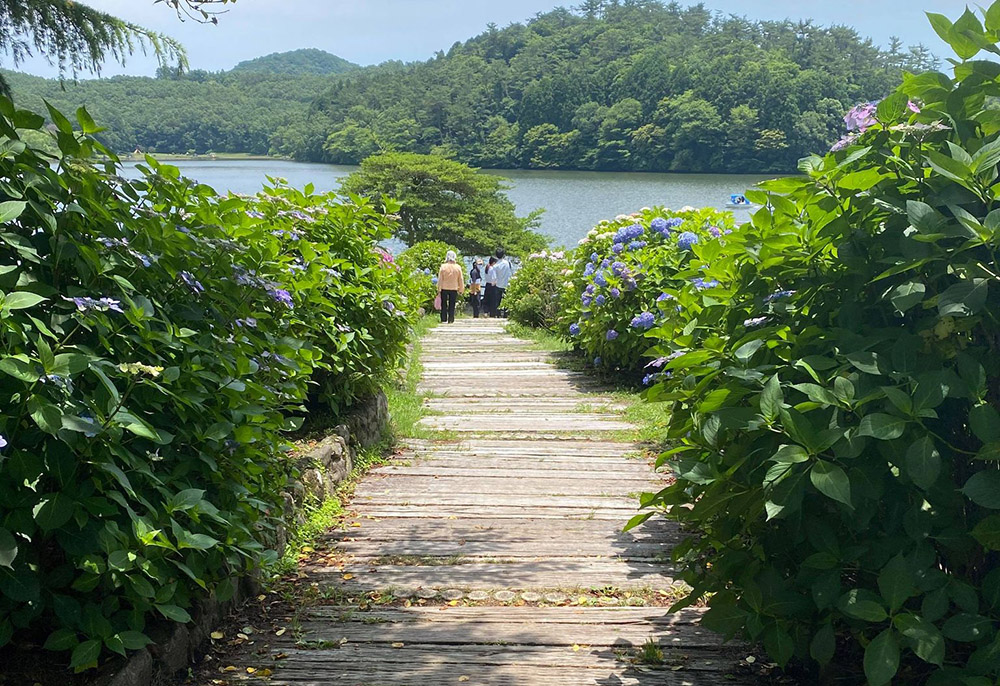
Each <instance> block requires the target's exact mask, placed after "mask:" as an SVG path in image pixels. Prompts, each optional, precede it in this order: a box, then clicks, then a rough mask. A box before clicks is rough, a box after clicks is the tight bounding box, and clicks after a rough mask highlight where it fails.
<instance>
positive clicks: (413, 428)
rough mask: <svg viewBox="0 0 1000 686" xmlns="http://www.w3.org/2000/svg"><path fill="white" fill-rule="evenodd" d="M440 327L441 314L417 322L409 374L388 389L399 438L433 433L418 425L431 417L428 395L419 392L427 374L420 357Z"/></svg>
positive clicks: (394, 427)
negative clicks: (425, 342)
mask: <svg viewBox="0 0 1000 686" xmlns="http://www.w3.org/2000/svg"><path fill="white" fill-rule="evenodd" d="M438 324H440V319H439V318H438V316H437V315H426V316H425V317H424V318H423V319H421V320H419V321H418V322H417V324H416V326H415V327H414V335H413V344H412V346H411V348H410V362H409V365H408V366H407V368H406V372H405V375H404V376H403V378H402V379H401V380H400V381H399V383H398V384H394V385H393V386H391V387H390V388H388V389H386V396H387V397H388V399H389V416H390V417H391V430H392V434H393V436H394V437H395V438H397V439H399V438H426V437H427V435H428V434H430V433H433V432H429V431H428V430H426V429H421V428H420V427H418V426H417V422H419V421H420V420H421V419H422V418H423V417H424V416H426V415H427V409H426V408H425V407H424V399H425V398H426V397H427V395H426V394H424V393H420V392H418V391H417V384H419V383H420V377H421V376H422V375H423V373H424V366H423V363H422V362H421V361H420V354H421V352H422V351H423V346H422V345H421V339H423V337H424V336H426V335H427V332H428V331H430V330H431V329H433V328H434V327H435V326H437V325H438Z"/></svg>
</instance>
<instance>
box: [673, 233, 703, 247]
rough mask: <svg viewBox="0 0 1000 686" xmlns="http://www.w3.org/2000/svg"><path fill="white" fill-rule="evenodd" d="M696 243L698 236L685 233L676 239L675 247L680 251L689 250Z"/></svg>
mask: <svg viewBox="0 0 1000 686" xmlns="http://www.w3.org/2000/svg"><path fill="white" fill-rule="evenodd" d="M697 242H698V234H696V233H692V232H690V231H685V232H684V233H682V234H681V235H680V236H678V237H677V246H678V247H679V248H680V249H681V250H690V249H691V247H692V246H693V245H694V244H695V243H697Z"/></svg>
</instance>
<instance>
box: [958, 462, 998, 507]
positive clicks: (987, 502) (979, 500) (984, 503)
mask: <svg viewBox="0 0 1000 686" xmlns="http://www.w3.org/2000/svg"><path fill="white" fill-rule="evenodd" d="M962 493H964V494H965V497H966V498H968V499H969V500H971V501H972V502H974V503H975V504H976V505H979V506H980V507H985V508H989V509H990V510H1000V470H996V469H992V468H991V469H985V470H983V471H981V472H976V473H975V474H973V475H972V476H971V477H969V480H968V481H966V482H965V487H964V488H962Z"/></svg>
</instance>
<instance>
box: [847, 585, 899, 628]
mask: <svg viewBox="0 0 1000 686" xmlns="http://www.w3.org/2000/svg"><path fill="white" fill-rule="evenodd" d="M837 607H838V608H839V609H840V611H841V612H843V613H844V614H845V615H848V616H850V617H854V618H855V619H861V620H864V621H866V622H881V621H884V620H885V618H886V617H888V615H887V614H886V612H885V608H884V607H882V603H881V602H879V598H878V596H877V595H875V594H874V593H872V592H871V591H866V590H864V589H857V588H856V589H854V590H851V591H848V592H847V593H845V594H844V595H842V596H841V597H840V601H839V602H838V603H837Z"/></svg>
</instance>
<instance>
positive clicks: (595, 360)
mask: <svg viewBox="0 0 1000 686" xmlns="http://www.w3.org/2000/svg"><path fill="white" fill-rule="evenodd" d="M594 366H595V367H600V366H601V358H600V357H595V358H594Z"/></svg>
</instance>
